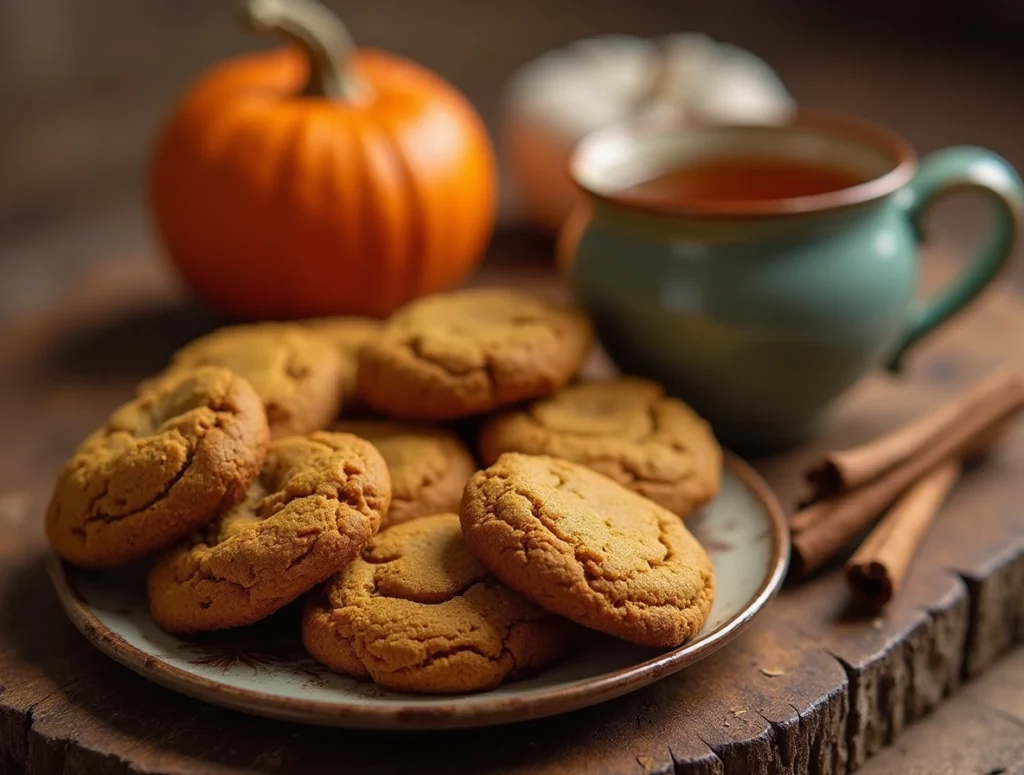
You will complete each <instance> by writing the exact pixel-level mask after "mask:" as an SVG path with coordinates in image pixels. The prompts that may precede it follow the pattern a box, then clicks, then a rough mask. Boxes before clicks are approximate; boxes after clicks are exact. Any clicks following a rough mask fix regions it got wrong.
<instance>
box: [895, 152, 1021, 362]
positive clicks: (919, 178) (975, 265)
mask: <svg viewBox="0 0 1024 775" xmlns="http://www.w3.org/2000/svg"><path fill="white" fill-rule="evenodd" d="M963 190H979V191H982V192H984V193H985V194H987V195H988V198H989V200H990V202H991V204H992V211H993V216H994V217H993V223H992V225H991V226H990V227H989V231H988V235H987V236H986V237H985V240H984V242H983V243H982V246H981V248H980V250H979V251H978V253H977V254H976V256H975V257H974V260H973V261H971V262H970V263H969V264H968V265H967V266H965V267H964V268H963V269H962V270H961V271H960V274H959V275H958V276H957V277H956V278H955V279H954V280H953V281H952V282H951V283H950V284H949V285H947V286H946V287H945V288H944V289H942V290H941V291H939V293H938V294H937V295H935V296H934V297H932V298H931V299H929V300H927V301H924V302H919V303H916V304H914V305H913V306H912V307H911V308H910V311H909V313H908V317H907V323H906V329H905V330H904V332H903V335H902V337H901V339H900V342H899V344H898V345H897V346H896V349H895V351H894V352H893V354H892V355H891V356H890V357H889V360H888V362H887V363H886V368H888V370H889V371H891V372H894V373H895V372H899V371H900V370H901V369H902V366H903V357H904V356H905V355H906V354H907V352H908V351H909V350H910V348H911V347H913V346H914V345H916V344H917V343H918V342H919V341H920V340H921V339H922V338H923V337H924V336H926V335H927V334H929V333H930V332H932V331H933V330H935V329H936V328H938V327H939V326H941V325H942V324H943V323H945V322H946V321H947V320H949V319H950V318H952V317H954V316H955V315H956V314H957V313H958V312H960V311H961V310H963V308H964V307H966V306H967V304H969V303H970V302H971V301H972V300H973V299H974V298H975V297H976V296H977V295H978V294H979V293H981V291H982V290H983V289H984V288H985V286H987V285H988V284H989V283H990V282H992V281H993V280H994V279H995V278H996V275H998V274H999V270H1000V269H1002V268H1003V266H1004V265H1005V264H1006V261H1007V260H1008V259H1009V258H1010V255H1011V254H1012V252H1013V247H1014V244H1015V242H1016V239H1017V236H1018V234H1019V233H1020V231H1021V225H1022V221H1024V186H1022V184H1021V179H1020V177H1019V176H1018V175H1017V172H1016V171H1015V170H1014V169H1013V167H1011V166H1010V163H1009V162H1007V161H1006V160H1005V159H1003V158H1002V157H1001V156H999V155H998V154H995V153H993V152H992V151H987V150H985V149H984V148H974V147H970V146H963V147H955V148H946V149H945V150H942V151H938V152H937V153H934V154H932V155H931V156H929V157H928V158H926V159H925V160H924V161H923V162H922V163H921V167H920V169H919V170H918V172H917V174H916V175H915V176H914V178H913V180H911V181H910V183H908V184H907V186H906V187H905V188H903V189H902V190H901V191H899V192H897V193H896V194H895V198H894V202H895V204H896V206H897V207H898V208H900V209H901V210H902V211H903V212H904V213H905V214H906V215H907V217H908V218H909V219H910V221H911V223H912V224H913V226H914V231H915V233H916V235H917V240H918V242H919V243H921V242H923V241H924V228H923V222H924V218H925V216H926V215H927V213H928V210H929V208H931V206H932V205H933V204H935V203H936V202H937V201H938V200H939V199H941V198H942V197H943V196H944V195H945V194H948V193H950V192H952V191H963Z"/></svg>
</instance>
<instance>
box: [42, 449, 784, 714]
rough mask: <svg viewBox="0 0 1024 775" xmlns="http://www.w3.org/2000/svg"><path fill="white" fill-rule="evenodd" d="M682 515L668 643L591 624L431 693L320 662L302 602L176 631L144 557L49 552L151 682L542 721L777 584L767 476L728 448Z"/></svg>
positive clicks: (377, 709) (623, 686)
mask: <svg viewBox="0 0 1024 775" xmlns="http://www.w3.org/2000/svg"><path fill="white" fill-rule="evenodd" d="M687 525H688V526H689V527H690V529H691V530H693V532H694V533H695V534H696V536H697V537H698V538H699V539H700V540H701V542H702V543H703V544H704V546H705V548H706V549H707V550H708V553H709V554H710V555H711V558H712V560H713V561H714V565H715V578H716V596H715V603H714V607H713V608H712V610H711V615H710V617H709V618H708V621H707V622H706V623H705V625H704V628H703V629H702V630H701V631H700V632H699V633H698V634H697V635H696V636H695V637H694V638H693V639H692V640H690V641H689V642H688V643H685V644H684V645H682V646H680V647H678V648H676V649H673V650H671V651H654V650H651V649H643V648H640V647H637V646H632V645H630V644H628V643H623V642H620V641H617V640H615V639H613V638H610V637H606V636H603V635H599V634H597V633H593V634H588V637H587V638H586V639H585V640H584V643H582V644H581V647H580V648H579V649H578V650H577V651H576V652H575V654H574V655H573V656H572V657H570V658H567V659H566V660H565V661H563V662H562V663H560V664H559V665H557V666H554V667H552V668H550V669H548V670H546V671H544V672H543V673H541V674H540V675H537V676H536V677H534V678H531V679H529V680H525V681H518V682H513V683H507V684H504V685H502V686H500V687H498V688H497V689H493V690H491V691H489V692H482V693H479V694H470V695H458V696H436V695H434V696H427V695H422V696H421V695H411V694H401V693H398V692H391V691H386V690H383V689H379V688H377V687H375V686H374V685H373V684H370V683H363V682H360V681H355V680H352V679H350V678H345V677H344V676H340V675H336V674H334V673H331V672H329V671H328V670H327V669H326V668H324V667H322V666H321V665H319V664H318V663H316V662H314V661H313V660H312V659H311V658H310V657H309V656H307V655H306V654H305V653H304V652H303V650H302V644H301V640H300V638H299V635H298V633H299V611H298V610H297V607H293V608H291V609H286V610H285V611H282V612H280V613H278V614H275V615H274V616H273V617H271V618H270V619H268V620H266V621H264V622H262V623H260V624H257V625H254V626H252V627H247V628H242V629H239V630H232V631H224V632H220V633H208V634H206V635H205V636H204V637H198V638H187V639H186V638H178V637H174V636H171V635H167V634H166V633H164V632H162V631H161V630H159V629H158V628H157V627H156V625H155V624H153V622H152V620H151V619H150V618H149V614H148V613H147V610H146V598H145V583H144V580H145V568H130V569H121V570H118V571H104V572H95V571H83V570H79V569H77V568H74V567H72V566H70V565H67V564H64V563H62V562H61V561H60V560H58V559H56V558H51V561H50V575H51V577H52V579H53V583H54V586H55V587H56V589H57V594H58V595H59V596H60V599H61V603H62V604H63V606H64V608H65V610H66V611H67V612H68V615H69V616H70V617H71V620H72V621H73V622H74V623H75V626H76V627H78V629H79V630H81V632H82V633H83V634H84V635H85V637H86V638H88V639H89V640H90V641H91V642H92V643H93V644H95V645H96V646H97V647H98V648H99V649H100V650H101V651H103V652H104V653H106V654H107V655H109V656H111V657H113V658H114V659H116V660H117V661H118V662H120V663H121V664H123V665H125V666H126V667H128V668H130V669H131V670H134V671H135V672H137V673H140V674H141V675H143V676H145V677H146V678H149V679H151V680H153V681H155V682H157V683H159V684H162V685H164V686H167V687H169V688H171V689H174V690H176V691H180V692H183V693H185V694H189V695H192V696H193V697H197V698H199V699H201V700H205V701H207V702H211V703H215V704H217V705H224V706H226V707H229V708H234V709H236V710H240V711H244V712H246V713H255V714H259V715H264V716H271V717H275V718H281V719H286V720H290V721H300V722H307V723H313V724H329V725H336V726H345V727H364V728H410V729H411V728H427V727H434V728H438V727H469V726H482V725H486V724H498V723H504V722H510V721H521V720H525V719H530V718H539V717H541V716H549V715H553V714H556V713H564V712H566V711H569V710H574V709H576V708H581V707H584V706H587V705H593V704H595V703H598V702H602V701H604V700H608V699H611V698H613V697H617V696H619V695H622V694H625V693H626V692H631V691H633V690H635V689H639V688H640V687H642V686H646V685H647V684H649V683H651V682H653V681H657V680H658V679H660V678H664V677H665V676H667V675H670V674H672V673H674V672H676V671H678V670H681V669H682V668H684V667H687V666H688V665H692V664H693V663H694V662H697V661H698V660H700V659H703V658H704V657H706V656H708V655H709V654H711V653H713V652H714V651H716V650H717V649H719V648H721V647H722V646H724V645H725V644H726V643H728V642H729V641H730V640H732V639H733V638H734V637H735V636H736V635H737V634H738V633H739V632H740V631H741V630H742V629H743V628H744V627H745V626H746V625H747V624H749V623H750V621H751V620H752V619H753V618H754V617H755V616H756V615H757V613H758V612H759V611H760V610H761V609H762V608H763V607H764V605H765V603H767V602H768V600H769V598H771V597H772V595H773V594H774V593H775V592H776V591H777V590H778V588H779V586H780V585H781V583H782V579H783V575H784V572H785V567H786V561H787V559H788V550H789V536H788V534H787V531H786V523H785V520H784V518H783V513H782V509H781V508H780V507H779V504H778V502H777V500H776V499H775V497H774V495H773V494H772V493H771V491H770V490H769V488H768V486H767V485H766V484H765V483H764V482H763V481H762V480H761V479H760V477H758V475H757V474H756V473H754V471H753V470H752V469H750V468H749V467H748V466H747V465H746V464H745V463H743V462H741V461H740V460H738V459H736V458H732V457H729V458H727V459H726V466H725V472H724V475H723V480H722V487H721V490H720V492H719V495H718V497H717V498H716V499H715V500H714V501H713V502H712V503H710V504H708V505H707V506H706V507H705V508H704V509H703V511H702V513H700V514H697V515H694V516H693V517H691V518H690V519H689V520H687Z"/></svg>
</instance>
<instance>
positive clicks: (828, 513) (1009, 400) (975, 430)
mask: <svg viewBox="0 0 1024 775" xmlns="http://www.w3.org/2000/svg"><path fill="white" fill-rule="evenodd" d="M999 379H1000V381H1001V382H1002V380H1003V379H1004V378H1003V377H999ZM987 381H988V380H986V382H987ZM993 384H994V383H993ZM969 392H970V393H972V396H971V400H970V401H967V402H965V403H964V406H970V407H971V411H970V412H964V411H959V412H956V413H953V414H954V415H955V417H956V422H952V423H948V424H947V425H946V426H945V427H944V429H943V432H941V433H940V434H938V435H935V436H933V437H932V438H931V439H930V440H929V442H928V443H927V444H925V445H924V446H922V447H920V448H919V449H918V450H917V451H916V452H915V454H913V455H912V456H910V457H907V458H906V459H905V460H903V461H901V462H900V463H898V464H897V465H896V466H895V467H893V468H891V469H889V470H887V471H885V472H884V473H881V474H880V475H877V476H875V477H874V478H873V479H870V480H868V481H867V483H866V484H863V485H862V486H860V487H858V488H857V489H854V490H850V491H849V492H844V493H841V494H839V495H836V496H834V497H831V498H827V499H825V500H823V501H820V502H817V503H813V504H812V505H810V506H808V507H807V508H805V509H803V510H802V511H801V512H799V513H798V514H796V515H795V516H794V517H793V518H792V520H791V522H790V526H791V528H792V530H793V532H794V535H793V555H792V562H791V566H792V569H791V572H792V573H793V575H795V576H800V575H803V574H806V573H809V572H811V571H812V570H814V569H815V568H818V567H819V566H820V565H822V564H823V563H824V562H825V561H826V560H828V559H829V558H830V557H832V556H833V555H834V554H835V553H836V552H837V551H838V550H839V549H841V548H842V547H843V546H844V545H846V544H847V543H848V542H849V541H850V540H851V539H852V538H854V537H855V536H856V535H857V534H859V533H861V532H862V531H863V530H865V529H866V528H867V527H868V526H869V525H870V524H871V523H872V522H874V521H875V520H876V519H877V518H878V517H879V516H880V515H881V514H882V512H884V511H885V510H886V509H887V508H888V507H889V506H890V505H892V503H893V501H895V500H896V499H897V498H898V497H899V496H900V495H901V494H902V493H903V492H904V491H905V490H906V489H907V488H908V487H910V486H911V485H912V484H914V482H916V481H917V480H918V479H920V478H921V477H922V476H923V475H924V474H926V473H928V472H929V471H930V470H931V469H933V468H935V467H936V466H937V465H939V464H940V463H942V462H944V461H946V460H951V459H955V460H960V459H962V458H963V457H965V456H967V455H968V454H976V453H978V452H979V451H980V450H979V445H980V444H981V443H982V442H988V441H991V440H993V439H995V438H997V437H998V436H999V433H1000V430H1001V426H1002V425H1003V424H1004V423H1005V422H1006V421H1007V420H1008V419H1009V418H1010V417H1012V416H1013V415H1015V414H1016V413H1017V412H1019V411H1020V410H1021V409H1022V408H1024V383H1021V382H1020V381H1019V379H1011V380H1008V381H1005V382H1002V387H1001V388H1000V390H997V391H991V390H986V391H985V392H984V394H983V395H985V396H986V399H987V400H985V401H977V400H976V398H977V395H978V394H979V393H980V391H975V390H974V389H972V390H971V391H969ZM946 411H947V407H941V408H940V409H939V410H938V411H937V412H936V413H935V414H939V413H945V412H946ZM919 422H920V421H919ZM914 424H915V425H916V424H917V423H914ZM897 433H899V432H898V431H897Z"/></svg>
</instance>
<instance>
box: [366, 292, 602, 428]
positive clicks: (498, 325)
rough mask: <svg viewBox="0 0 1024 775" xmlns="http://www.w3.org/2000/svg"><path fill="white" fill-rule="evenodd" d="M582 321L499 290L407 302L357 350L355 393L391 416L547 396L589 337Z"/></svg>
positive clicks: (447, 414)
mask: <svg viewBox="0 0 1024 775" xmlns="http://www.w3.org/2000/svg"><path fill="white" fill-rule="evenodd" d="M591 338H592V335H591V331H590V326H589V324H588V323H587V321H586V318H585V317H584V316H583V315H582V314H581V313H579V312H577V311H574V310H564V309H559V308H557V307H553V306H551V305H550V304H547V303H545V302H544V301H541V300H540V299H535V298H532V297H530V296H524V295H523V294H520V293H515V292H513V291H508V290H469V291H459V292H456V293H447V294H438V295H435V296H429V297H427V298H424V299H420V300H419V301H416V302H413V303H412V304H409V305H407V306H406V307H404V308H403V309H401V310H399V311H398V312H397V313H395V315H394V316H392V318H391V319H390V320H389V321H388V323H387V325H386V326H385V327H384V330H383V331H382V332H381V335H380V336H379V337H377V338H376V339H374V340H372V341H370V342H369V343H367V345H366V346H365V347H363V349H362V350H361V351H360V354H359V392H360V395H362V397H363V398H364V399H365V400H366V402H367V403H369V404H370V405H371V406H373V407H374V408H376V409H378V410H380V411H383V412H385V413H386V414H389V415H391V416H394V417H402V418H407V419H413V420H417V419H418V420H444V419H454V418H458V417H466V416H469V415H473V414H479V413H482V412H490V411H492V410H494V409H496V408H499V407H502V406H505V405H508V404H513V403H516V402H518V401H522V400H524V399H527V398H540V397H543V396H548V395H551V394H553V393H555V392H557V391H558V390H559V389H560V388H561V387H562V386H563V385H565V384H566V383H567V382H568V381H569V379H570V378H571V377H572V376H573V375H574V374H575V373H576V371H577V370H578V368H579V366H580V363H581V362H582V361H583V359H584V357H585V356H586V355H587V351H588V349H589V347H590V342H591Z"/></svg>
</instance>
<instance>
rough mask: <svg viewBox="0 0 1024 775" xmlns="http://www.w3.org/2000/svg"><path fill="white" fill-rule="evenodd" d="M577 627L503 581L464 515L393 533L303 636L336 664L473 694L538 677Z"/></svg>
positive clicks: (390, 682) (400, 686) (317, 605)
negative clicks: (469, 538)
mask: <svg viewBox="0 0 1024 775" xmlns="http://www.w3.org/2000/svg"><path fill="white" fill-rule="evenodd" d="M571 635H572V625H570V624H569V622H567V621H565V620H564V619H560V618H558V617H556V616H552V615H551V614H549V613H547V612H546V611H543V610H542V609H540V608H538V607H537V606H535V605H534V604H533V603H531V602H530V601H529V600H526V599H525V598H523V597H521V596H520V595H519V594H517V593H516V592H513V591H512V590H511V589H509V588H508V587H505V586H504V585H502V584H501V583H499V582H498V580H497V579H495V578H494V577H493V576H492V575H491V574H490V573H489V572H488V571H487V569H486V568H485V567H484V566H483V565H481V564H480V563H479V562H478V561H477V560H476V559H475V558H474V557H473V556H472V555H471V554H470V553H469V550H468V549H467V548H466V545H465V543H464V542H463V540H462V534H461V532H460V528H459V518H458V516H457V515H455V514H440V515H435V516H430V517H424V518H423V519H417V520H415V521H413V522H407V523H405V524H402V525H397V526H396V527H393V528H391V529H389V530H386V531H384V532H383V533H381V534H380V535H378V536H377V537H376V538H374V539H373V541H372V542H371V543H370V545H369V546H368V547H367V548H366V550H365V551H364V552H363V556H362V558H361V559H358V560H355V561H354V562H352V563H351V564H350V565H349V566H348V567H346V568H345V570H343V571H342V572H341V573H339V574H338V575H337V576H335V577H334V578H333V579H331V580H330V581H329V582H328V583H327V584H326V585H325V586H324V588H323V590H321V592H320V593H318V594H316V595H314V596H312V597H311V598H310V600H309V602H308V604H307V607H306V613H305V618H304V620H303V627H302V639H303V641H304V642H305V644H306V648H307V649H308V650H309V653H310V654H312V655H313V657H314V658H316V659H317V660H319V661H320V662H322V663H324V664H325V665H327V666H328V667H330V668H331V669H332V670H336V671H338V672H341V673H346V674H348V675H351V676H354V677H356V678H362V679H366V678H372V679H373V681H374V682H375V683H377V684H378V685H380V686H383V687H386V688H388V689H394V690H397V691H403V692H435V693H449V692H473V691H482V690H485V689H490V688H493V687H495V686H497V685H498V684H499V683H501V682H502V681H503V680H506V679H508V680H515V679H516V678H520V677H523V676H525V675H528V674H530V673H533V672H535V671H537V670H539V669H541V668H543V667H545V666H546V665H548V664H550V663H551V662H552V661H554V660H555V659H557V658H558V657H559V656H561V655H562V654H563V653H564V652H565V651H566V650H567V648H568V646H569V643H570V640H571Z"/></svg>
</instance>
